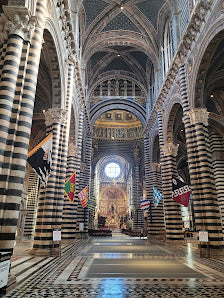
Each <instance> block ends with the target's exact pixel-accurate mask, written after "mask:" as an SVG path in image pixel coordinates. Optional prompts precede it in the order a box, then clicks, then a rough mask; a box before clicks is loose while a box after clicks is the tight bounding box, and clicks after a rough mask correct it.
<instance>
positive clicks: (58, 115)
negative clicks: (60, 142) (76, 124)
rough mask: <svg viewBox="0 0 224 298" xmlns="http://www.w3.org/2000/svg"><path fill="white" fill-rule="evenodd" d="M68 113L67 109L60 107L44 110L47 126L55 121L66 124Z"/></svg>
mask: <svg viewBox="0 0 224 298" xmlns="http://www.w3.org/2000/svg"><path fill="white" fill-rule="evenodd" d="M67 114H68V113H67V112H66V111H64V110H62V109H59V108H54V109H49V110H48V111H46V112H44V116H45V124H46V126H47V127H49V126H51V125H52V124H53V123H57V124H65V122H66V119H67Z"/></svg>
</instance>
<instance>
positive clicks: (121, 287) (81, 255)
mask: <svg viewBox="0 0 224 298" xmlns="http://www.w3.org/2000/svg"><path fill="white" fill-rule="evenodd" d="M101 244H103V245H101ZM119 246H120V250H119ZM127 246H128V251H127ZM96 247H97V251H96ZM105 247H107V250H106V251H105ZM130 247H133V250H131V249H129V248H130ZM35 260H36V259H34V260H33V262H35ZM37 260H38V259H37ZM14 261H15V262H17V263H14V267H15V269H16V270H17V272H18V276H17V280H19V281H20V282H19V283H18V284H17V285H16V287H15V288H14V289H12V290H11V291H10V292H8V293H7V294H6V295H5V296H4V297H13V298H14V297H15V298H17V297H18V298H20V297H23V298H28V297H39V298H42V297H53V298H57V297H66V298H67V297H93V298H95V297H96V298H98V297H104V298H106V297H108V298H109V297H113V298H116V297H117V298H118V297H164V298H166V297H178V298H179V297H181V298H182V297H194V298H195V297H203V298H204V297H224V259H223V258H219V259H206V258H200V257H199V256H198V255H197V254H196V250H195V248H194V247H192V246H189V245H185V246H184V245H183V246H178V247H173V246H172V247H169V246H166V245H161V246H160V245H158V244H156V245H155V244H150V243H149V241H146V240H141V241H138V240H137V239H133V242H132V239H131V238H124V237H123V235H120V238H119V234H116V237H115V238H114V240H113V238H112V239H111V238H110V239H89V240H88V241H87V240H82V241H79V242H77V243H76V245H73V246H69V248H68V249H67V250H65V251H64V252H63V254H62V256H61V257H55V258H51V259H50V260H48V259H45V260H43V261H42V263H43V266H41V267H40V268H39V267H37V270H34V271H33V273H32V274H30V275H27V276H26V278H25V279H21V277H20V272H22V273H21V274H23V275H24V274H25V272H24V270H20V266H23V267H22V268H24V266H25V264H26V259H25V258H24V262H22V261H21V260H20V259H19V258H15V260H14ZM28 261H29V258H27V264H28ZM42 263H38V262H37V263H36V264H37V266H38V264H42ZM119 263H120V266H119ZM157 263H158V266H161V270H162V268H164V270H162V271H160V270H157V267H155V265H156V264H157ZM93 264H96V267H92V265H93ZM107 264H110V266H111V267H110V268H109V267H108V270H106V268H107ZM133 264H134V265H133ZM167 264H170V266H171V267H170V268H172V270H173V271H172V270H170V274H169V268H167ZM152 265H153V266H154V267H153V266H152ZM113 266H115V267H113ZM116 266H117V267H116ZM142 268H143V269H144V270H145V271H144V272H145V274H146V275H145V276H142V277H140V275H139V274H138V272H139V270H142ZM147 268H149V269H148V271H147ZM153 268H154V269H153ZM175 268H176V269H175ZM155 269H156V270H157V272H155V271H156V270H155ZM178 270H179V271H178ZM112 271H113V272H115V273H116V274H117V273H119V272H121V271H124V272H123V277H119V274H117V275H116V277H112V276H111V272H112ZM129 271H132V273H134V274H136V276H135V277H129V274H128V273H129ZM163 271H164V272H165V273H164V272H163ZM171 271H172V272H171ZM99 272H100V273H101V275H100V277H97V273H99ZM90 273H91V274H90ZM94 273H96V274H95V275H94ZM162 273H163V274H162ZM171 273H172V274H171ZM147 274H148V276H147Z"/></svg>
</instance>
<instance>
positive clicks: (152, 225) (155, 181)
mask: <svg viewBox="0 0 224 298" xmlns="http://www.w3.org/2000/svg"><path fill="white" fill-rule="evenodd" d="M153 186H155V187H156V188H157V189H158V191H159V192H160V193H162V181H161V167H160V164H159V163H152V164H151V165H150V187H151V190H150V198H151V201H150V211H149V215H148V234H149V236H156V235H159V233H160V231H161V230H164V229H165V223H164V210H163V200H161V201H160V202H159V204H158V206H157V207H155V206H154V204H153V201H152V198H153Z"/></svg>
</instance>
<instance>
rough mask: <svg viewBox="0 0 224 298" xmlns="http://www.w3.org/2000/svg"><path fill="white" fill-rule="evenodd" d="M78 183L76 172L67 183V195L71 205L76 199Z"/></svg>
mask: <svg viewBox="0 0 224 298" xmlns="http://www.w3.org/2000/svg"><path fill="white" fill-rule="evenodd" d="M75 181H76V171H75V172H74V173H73V174H72V175H71V176H70V177H69V178H68V179H67V180H66V181H65V194H66V196H67V198H68V199H69V201H70V202H71V203H73V202H74V199H75V189H76V185H75Z"/></svg>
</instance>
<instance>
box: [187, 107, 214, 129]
mask: <svg viewBox="0 0 224 298" xmlns="http://www.w3.org/2000/svg"><path fill="white" fill-rule="evenodd" d="M187 116H188V117H189V118H190V123H191V125H195V124H198V123H203V124H204V125H205V126H208V118H209V112H208V111H207V109H193V110H190V111H189V112H187Z"/></svg>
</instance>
